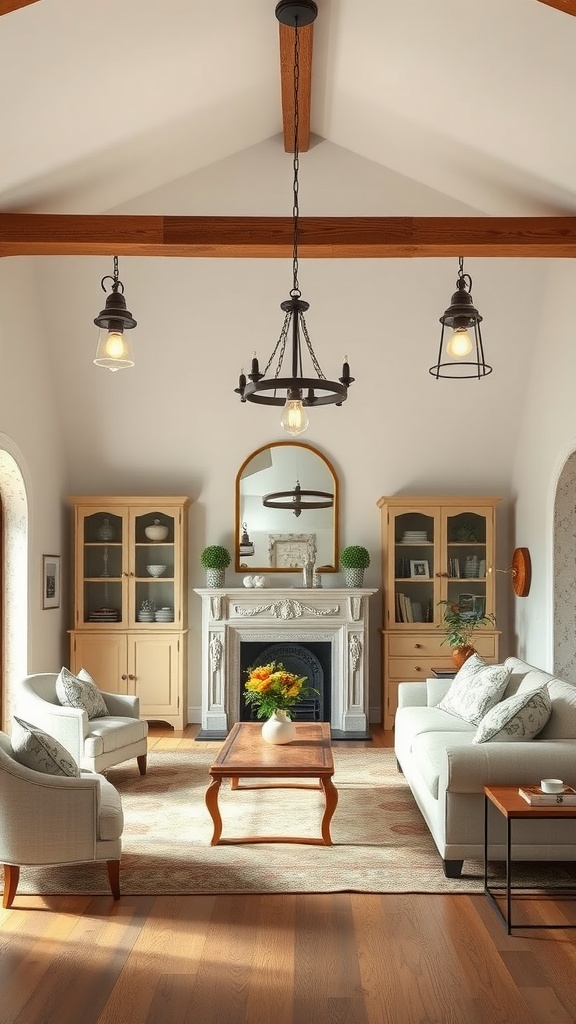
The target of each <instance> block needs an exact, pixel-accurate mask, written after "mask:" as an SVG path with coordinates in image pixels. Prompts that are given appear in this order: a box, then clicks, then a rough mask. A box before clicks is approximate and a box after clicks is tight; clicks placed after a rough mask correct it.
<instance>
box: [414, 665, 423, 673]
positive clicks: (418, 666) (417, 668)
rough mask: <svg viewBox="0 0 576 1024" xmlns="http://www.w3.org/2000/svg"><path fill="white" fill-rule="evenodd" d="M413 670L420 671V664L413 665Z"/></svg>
mask: <svg viewBox="0 0 576 1024" xmlns="http://www.w3.org/2000/svg"><path fill="white" fill-rule="evenodd" d="M414 671H415V672H421V671H422V669H421V668H420V665H414Z"/></svg>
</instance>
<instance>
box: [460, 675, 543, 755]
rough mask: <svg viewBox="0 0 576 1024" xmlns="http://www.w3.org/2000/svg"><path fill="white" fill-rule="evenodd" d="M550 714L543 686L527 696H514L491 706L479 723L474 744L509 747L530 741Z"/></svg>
mask: <svg viewBox="0 0 576 1024" xmlns="http://www.w3.org/2000/svg"><path fill="white" fill-rule="evenodd" d="M551 713H552V701H551V700H550V694H549V693H548V689H547V687H546V686H544V687H542V688H539V689H537V690H531V691H529V692H528V693H522V692H520V693H515V694H514V696H512V697H507V698H506V700H502V701H500V702H499V703H498V704H495V705H494V707H493V708H490V711H488V713H487V714H486V715H484V718H483V719H482V721H481V722H480V725H479V726H478V729H477V730H476V735H475V737H474V743H488V742H489V741H490V740H493V741H494V742H496V743H513V742H517V741H518V740H533V739H534V737H535V736H537V735H538V733H539V732H540V731H541V730H542V729H543V728H544V726H545V725H546V722H547V721H548V719H549V718H550V715H551Z"/></svg>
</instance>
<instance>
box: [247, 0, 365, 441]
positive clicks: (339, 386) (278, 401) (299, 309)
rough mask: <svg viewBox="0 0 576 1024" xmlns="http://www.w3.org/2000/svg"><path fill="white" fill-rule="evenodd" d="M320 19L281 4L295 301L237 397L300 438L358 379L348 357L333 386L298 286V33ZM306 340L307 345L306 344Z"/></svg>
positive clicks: (285, 306)
mask: <svg viewBox="0 0 576 1024" xmlns="http://www.w3.org/2000/svg"><path fill="white" fill-rule="evenodd" d="M317 14H318V8H317V5H316V4H315V3H314V2H313V0H301V2H289V0H285V2H281V3H278V4H277V6H276V17H277V19H278V21H279V22H281V24H283V25H289V26H292V27H293V28H294V159H293V165H292V166H293V174H294V178H293V186H292V194H293V206H292V211H293V218H294V246H293V254H292V288H291V291H290V298H288V299H286V300H285V302H282V303H281V304H280V308H281V309H282V310H283V311H284V313H285V314H286V315H285V317H284V323H283V325H282V330H281V332H280V337H279V339H278V341H277V343H276V346H275V348H274V350H273V352H272V355H271V356H270V358H269V360H268V362H267V363H266V366H265V368H264V371H263V372H261V371H260V366H259V363H258V359H257V357H256V354H254V356H253V358H252V365H251V371H250V373H248V374H245V373H244V371H243V370H241V372H240V378H239V381H238V387H237V388H235V391H236V394H239V395H240V399H241V401H242V402H255V403H256V404H259V405H277V406H284V412H283V414H282V417H281V420H280V422H281V425H282V427H283V429H284V430H285V431H286V432H287V433H289V434H292V435H294V436H296V435H297V434H301V433H302V432H303V431H304V430H306V428H307V427H308V423H309V419H308V413H307V409H308V408H312V407H315V406H320V405H342V403H343V402H345V401H346V399H347V397H348V388H349V386H350V384H352V382H353V380H354V378H353V377H351V376H350V367H349V365H348V361H347V357H346V356H345V357H344V363H343V366H342V376H341V377H339V378H338V380H327V379H326V377H325V376H324V373H323V372H322V369H321V367H320V364H319V362H318V359H317V358H316V354H315V352H314V349H313V348H312V343H311V341H310V337H309V334H308V328H307V326H306V320H305V319H304V313H305V312H306V310H307V309H308V308H309V304H308V303H307V302H305V301H304V299H303V298H302V293H301V291H300V287H299V284H298V229H299V205H298V193H299V178H298V172H299V153H298V114H299V108H298V80H299V73H300V65H299V56H300V48H299V38H298V30H299V28H300V27H302V26H303V25H309V24H311V23H312V22H313V21H314V20H315V19H316V15H317ZM303 340H304V343H305V344H303ZM287 347H288V350H289V353H290V356H289V361H290V371H289V373H290V375H289V376H284V375H283V374H282V364H283V361H284V357H285V355H286V349H287ZM306 354H307V357H309V360H310V362H311V364H312V365H311V368H310V371H309V372H306V373H305V371H304V368H303V355H304V356H306Z"/></svg>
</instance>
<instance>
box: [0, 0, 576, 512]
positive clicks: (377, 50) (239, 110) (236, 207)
mask: <svg viewBox="0 0 576 1024" xmlns="http://www.w3.org/2000/svg"><path fill="white" fill-rule="evenodd" d="M7 3H8V4H9V3H10V0H0V13H1V12H2V10H3V4H4V9H6V6H5V5H6V4H7ZM318 6H319V14H318V19H317V21H316V23H315V25H314V57H313V73H312V108H311V127H312V133H313V138H312V145H311V148H310V151H309V152H308V153H306V154H303V156H302V159H301V193H300V195H301V211H302V214H303V215H304V216H315V215H317V216H349V217H350V216H354V215H355V214H356V215H359V216H396V215H398V216H400V215H401V216H405V217H409V216H419V217H446V216H452V217H465V216H470V215H481V216H486V217H487V218H490V217H495V216H534V217H537V216H542V215H554V216H555V215H560V214H561V215H574V214H575V213H576V113H575V106H574V102H573V97H574V95H575V92H576V90H575V85H576V60H575V59H574V58H575V55H576V17H571V16H569V15H567V14H566V13H562V12H561V11H559V10H556V9H554V8H553V7H551V6H548V5H547V4H546V3H541V2H537V0H481V2H480V0H433V2H431V0H410V2H409V3H408V2H406V0H403V2H399V0H318ZM274 8H275V0H247V2H245V3H243V4H241V3H239V2H238V0H208V2H207V0H202V2H201V0H145V2H142V0H81V2H79V0H39V2H32V3H29V4H28V5H27V6H24V7H22V8H21V9H17V10H14V11H12V12H11V13H8V14H5V15H4V16H3V17H0V95H1V96H2V100H1V101H0V146H1V154H2V156H1V159H0V213H1V212H31V213H49V212H54V213H59V214H64V213H76V214H90V213H111V212H114V213H119V212H129V213H132V214H142V215H144V214H148V215H150V214H157V215H162V214H165V215H173V216H177V215H179V214H181V215H183V216H184V215H212V216H219V215H221V216H223V215H229V216H242V215H246V216H248V215H251V216H264V215H270V216H272V215H274V216H286V217H288V216H289V215H290V214H291V211H292V195H291V180H292V167H291V158H290V157H289V156H288V155H287V154H286V153H285V152H284V149H283V142H282V136H281V131H282V112H281V102H280V75H279V59H278V50H279V45H278V23H277V21H276V18H275V15H274ZM110 255H112V253H111V254H110ZM16 262H17V261H14V260H12V261H11V260H0V272H2V270H3V265H5V264H10V267H11V268H12V267H13V266H14V264H15V263H16ZM552 265H553V261H549V262H547V261H546V260H538V259H532V260H531V259H524V260H522V259H513V260H499V259H485V260H483V259H482V258H477V259H473V260H470V261H469V262H467V265H466V269H467V270H468V271H469V272H470V273H471V274H472V275H473V277H474V300H475V302H476V305H477V306H478V307H479V308H480V309H481V312H482V314H483V316H484V324H483V328H484V339H485V345H486V351H487V359H488V362H490V363H491V364H493V365H494V373H493V374H492V375H491V376H490V377H488V378H487V379H486V380H485V381H483V382H482V383H481V384H479V383H478V382H476V381H469V382H466V383H463V384H462V385H460V384H458V383H457V384H454V382H451V381H450V382H447V381H433V380H432V378H431V377H430V375H429V374H428V367H429V366H430V365H432V364H433V363H434V362H435V359H436V356H437V345H438V336H439V324H438V316H439V315H440V314H441V312H442V311H443V310H444V309H445V308H446V306H447V305H448V302H449V299H450V295H451V293H452V291H453V290H454V286H455V278H456V270H457V261H456V259H451V260H450V261H448V260H437V259H422V260H410V259H405V260H401V259H391V260H360V259H357V260H352V259H350V260H330V259H325V260H324V259H319V260H310V261H304V263H303V266H301V273H300V280H301V287H302V291H303V295H304V297H305V298H306V299H307V300H308V301H310V302H311V310H310V316H309V319H308V323H309V328H310V332H311V336H312V339H313V343H314V346H315V349H316V352H317V355H318V357H319V359H320V362H321V365H322V367H323V369H324V371H325V372H326V376H328V377H333V376H334V375H337V374H338V373H339V372H340V370H339V366H341V361H342V357H343V355H344V354H345V353H346V354H348V355H349V358H350V363H351V369H352V373H353V375H354V376H355V377H356V383H355V384H354V386H353V389H351V392H350V398H349V400H348V402H347V403H346V404H345V406H344V407H343V408H342V409H338V410H335V409H333V408H332V409H327V410H325V411H324V412H322V413H319V414H318V416H317V417H316V418H315V419H314V422H313V424H311V427H310V431H309V434H307V435H306V440H308V441H309V443H311V444H315V443H316V444H319V445H320V446H321V447H323V450H324V451H325V452H326V453H327V454H328V455H330V456H332V457H333V458H334V459H335V461H336V463H337V465H338V464H339V465H340V468H342V467H343V466H344V465H345V466H346V469H347V471H348V473H349V474H351V473H354V472H355V471H356V474H357V478H356V480H355V481H354V485H355V486H356V487H357V488H364V489H365V494H364V497H363V495H362V491H361V490H360V489H358V490H357V491H356V492H355V493H356V495H358V496H359V497H360V498H361V499H362V501H363V507H364V508H365V507H366V502H368V501H369V502H371V503H372V504H373V503H374V499H375V497H377V496H379V493H382V491H383V490H389V492H390V493H394V491H395V490H397V489H398V488H404V489H409V488H410V487H412V488H413V489H417V490H419V491H420V492H422V490H424V491H425V492H426V490H427V491H428V493H434V490H435V488H436V487H437V486H438V472H437V465H438V458H439V453H442V455H443V457H444V458H445V459H448V460H449V462H450V466H451V472H456V468H457V472H458V474H459V482H460V485H461V487H462V488H466V487H468V488H473V489H475V490H478V489H480V488H484V489H486V488H487V489H490V490H492V489H493V490H494V491H496V490H499V491H500V492H502V491H503V490H505V488H506V486H507V484H508V481H509V480H510V470H511V466H512V463H513V458H514V452H515V448H516V442H517V430H518V423H519V418H518V409H519V407H520V404H521V402H522V395H523V389H524V384H525V380H526V377H527V375H528V374H529V372H530V352H531V350H532V348H533V346H534V344H535V339H536V338H537V332H538V330H539V317H540V310H541V308H542V305H543V299H544V296H545V290H546V283H547V278H548V275H549V273H550V272H551V267H552ZM111 270H112V261H111V259H109V258H108V257H106V256H100V257H95V256H86V257H71V256H68V257H58V256H56V257H53V256H49V257H45V258H42V257H34V258H31V259H30V260H29V267H27V273H28V274H29V276H28V277H27V279H26V281H27V285H28V284H29V286H30V291H31V294H33V295H34V297H35V299H36V301H37V305H38V309H39V319H40V322H41V324H42V330H43V332H44V336H45V338H46V345H47V347H48V350H49V353H50V365H51V369H52V370H53V372H54V389H55V393H56V396H57V399H58V401H59V408H60V410H61V416H62V424H63V431H64V436H65V439H66V445H67V449H68V450H67V458H68V464H69V467H70V478H71V481H72V484H73V486H74V488H78V489H79V488H85V489H86V490H92V489H95V488H97V487H111V486H116V487H118V488H120V489H122V488H126V487H129V486H132V487H134V488H137V487H138V488H142V489H143V490H146V488H147V486H149V483H147V481H148V480H149V476H150V468H151V467H155V474H156V475H155V481H156V484H155V486H156V488H159V487H161V486H162V483H163V482H165V484H166V486H167V487H169V488H173V487H175V486H177V488H178V490H181V491H182V493H190V494H194V496H195V497H196V496H197V495H198V493H199V491H200V489H201V488H202V487H208V488H210V487H214V488H217V486H218V484H217V483H211V482H210V480H209V477H210V467H211V466H212V459H213V458H214V453H215V452H218V457H219V459H220V460H221V462H220V466H221V468H222V469H223V472H224V475H225V478H226V480H227V481H228V482H230V481H231V480H233V474H234V472H235V469H236V468H237V467H238V466H239V465H240V463H241V462H242V461H243V459H244V458H245V457H246V456H247V454H248V453H249V452H250V451H251V450H253V449H255V448H256V447H258V446H259V445H260V444H262V443H263V440H264V441H265V440H267V439H271V438H273V437H278V436H279V435H280V430H279V427H278V422H277V421H278V416H277V411H276V410H273V411H270V410H265V411H262V410H260V409H255V408H254V407H253V406H248V405H246V406H240V403H239V402H238V400H237V396H235V395H234V394H233V388H234V386H235V385H236V383H237V377H238V373H239V370H240V368H241V366H242V365H243V364H245V363H246V361H247V359H248V358H249V357H250V356H251V354H252V351H253V350H254V348H257V349H258V351H259V354H261V356H264V354H268V353H269V352H270V351H271V349H272V347H273V345H274V343H275V341H276V339H277V337H278V333H279V329H280V326H281V319H280V318H281V313H280V309H279V304H280V302H281V300H282V299H285V298H286V297H287V293H288V290H289V287H290V283H291V278H290V267H289V266H288V261H287V260H281V259H276V260H265V259H260V260H247V259H236V260H226V259H216V260H210V259H196V260H193V259H190V260H187V259H169V260H165V259H164V260H162V259H159V258H150V257H148V258H139V257H124V258H122V257H121V260H120V275H121V278H122V280H123V282H124V284H125V287H126V297H127V300H128V305H129V308H130V309H131V311H132V312H133V314H134V316H135V317H136V318H137V320H138V329H137V331H135V332H134V346H135V349H136V367H135V368H134V369H133V370H128V371H123V372H122V373H119V374H110V373H108V372H107V371H104V370H98V369H96V368H95V367H94V366H93V365H92V358H93V355H94V349H95V345H96V334H97V332H96V328H95V327H94V326H93V323H92V320H93V318H94V316H96V314H97V313H98V311H99V310H100V309H101V308H102V306H103V294H102V291H101V290H100V279H101V278H102V277H103V275H105V274H110V273H111ZM10 273H11V274H13V275H14V277H15V276H16V271H15V270H12V269H11V270H10ZM63 305H64V306H65V315H63ZM1 319H2V310H1V309H0V326H1ZM202 374H206V375H207V377H208V376H210V375H211V378H210V381H209V385H210V386H209V387H206V388H203V387H202V386H194V385H195V384H197V383H198V380H199V378H200V380H201V378H202ZM471 394H473V395H474V398H473V400H472V403H471ZM157 396H158V398H159V403H158V408H157V409H156V408H155V404H154V403H155V402H156V397H157ZM151 398H152V405H151ZM407 399H409V401H408V402H407ZM481 403H483V404H482V405H481ZM485 409H489V410H490V415H489V416H486V415H485V413H484V412H483V410H485ZM399 424H401V425H402V427H401V430H399ZM462 424H468V425H467V426H466V427H465V428H462ZM447 430H449V431H450V442H449V445H448V446H447V447H446V445H445V442H446V431H447ZM207 433H209V444H202V443H199V441H198V439H201V441H205V439H206V434H207ZM368 437H372V438H377V439H380V438H386V439H388V441H387V444H379V443H378V444H374V446H373V450H371V453H370V458H371V459H372V464H371V476H370V477H369V478H368V476H367V474H366V472H365V465H364V466H362V465H361V464H360V465H359V466H358V467H356V466H355V465H353V464H351V462H349V461H348V459H347V458H346V457H345V455H344V453H345V452H346V451H348V452H349V451H351V450H352V451H355V452H358V451H360V449H361V448H362V446H363V445H365V442H366V439H367V438H368ZM189 438H194V439H195V444H189V443H188V439H189ZM119 439H121V442H122V443H121V445H119V443H118V442H119ZM182 439H185V443H183V441H182ZM176 440H177V442H178V443H175V441H176ZM407 450H409V452H410V463H409V469H407V463H406V458H405V453H406V451H407ZM87 452H89V453H90V458H89V459H87ZM487 452H489V453H490V454H489V458H488V456H487V454H486V453H487ZM339 460H340V463H339ZM360 475H362V480H361V481H360V480H359V479H358V478H359V477H360ZM191 478H192V479H191ZM350 479H352V478H351V477H350ZM220 486H222V485H221V484H220ZM219 498H220V495H219V494H218V492H217V491H215V492H214V497H213V502H212V505H213V507H214V505H215V504H217V502H218V500H219ZM207 500H208V499H207ZM348 500H349V504H350V506H351V505H352V499H351V492H349V499H348ZM352 514H355V513H353V511H352V509H351V508H349V510H348V516H350V515H352ZM357 514H358V515H360V513H359V512H358V513H357ZM222 518H223V519H224V518H226V522H229V520H230V518H231V512H230V509H229V508H228V507H227V508H226V510H225V512H224V511H223V512H222Z"/></svg>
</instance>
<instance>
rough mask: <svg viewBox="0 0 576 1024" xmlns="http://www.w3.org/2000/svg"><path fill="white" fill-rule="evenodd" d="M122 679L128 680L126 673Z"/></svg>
mask: <svg viewBox="0 0 576 1024" xmlns="http://www.w3.org/2000/svg"><path fill="white" fill-rule="evenodd" d="M120 678H121V679H128V676H127V675H126V673H124V675H123V676H121V677H120Z"/></svg>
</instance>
